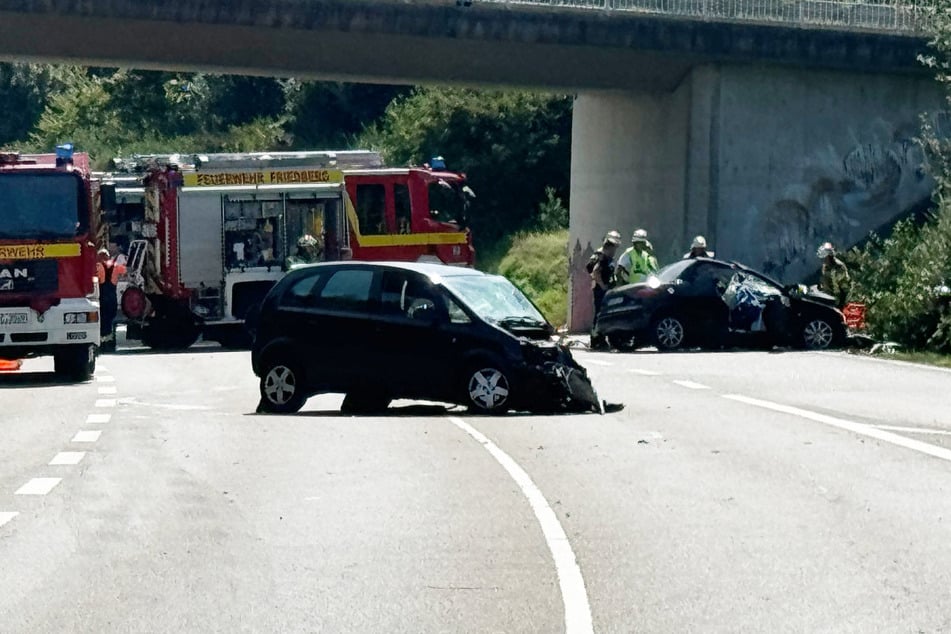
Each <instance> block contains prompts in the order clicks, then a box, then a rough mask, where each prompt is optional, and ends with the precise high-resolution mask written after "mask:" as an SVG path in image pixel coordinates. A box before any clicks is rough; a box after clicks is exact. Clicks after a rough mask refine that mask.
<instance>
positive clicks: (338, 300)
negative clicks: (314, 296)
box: [317, 269, 373, 311]
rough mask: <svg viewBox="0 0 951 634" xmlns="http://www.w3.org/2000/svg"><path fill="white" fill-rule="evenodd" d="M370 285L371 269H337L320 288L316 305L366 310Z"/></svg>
mask: <svg viewBox="0 0 951 634" xmlns="http://www.w3.org/2000/svg"><path fill="white" fill-rule="evenodd" d="M372 285H373V271H368V270H363V269H345V270H343V271H337V272H336V273H334V274H333V275H331V276H330V279H329V280H327V283H326V284H325V285H324V287H323V288H322V289H321V290H320V293H319V295H318V301H317V306H318V307H320V308H331V309H336V310H358V311H365V310H368V308H369V304H370V289H371V287H372Z"/></svg>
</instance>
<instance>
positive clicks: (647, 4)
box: [475, 0, 934, 35]
mask: <svg viewBox="0 0 951 634" xmlns="http://www.w3.org/2000/svg"><path fill="white" fill-rule="evenodd" d="M475 2H481V3H498V4H513V5H514V4H521V5H538V6H547V7H562V8H574V9H600V10H604V11H625V12H628V11H629V12H633V13H647V14H654V15H669V16H683V17H692V18H700V19H704V20H735V21H742V22H766V23H780V24H785V25H788V26H819V27H834V28H840V29H842V28H844V29H855V30H870V31H887V32H894V33H896V34H902V35H915V34H920V33H924V32H925V31H926V28H925V26H926V22H925V20H926V19H927V16H928V14H929V12H931V11H933V10H934V0H884V1H882V2H849V1H847V0H846V1H843V0H839V1H836V0H475Z"/></svg>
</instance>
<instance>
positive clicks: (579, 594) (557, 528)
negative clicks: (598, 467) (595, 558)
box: [449, 416, 594, 634]
mask: <svg viewBox="0 0 951 634" xmlns="http://www.w3.org/2000/svg"><path fill="white" fill-rule="evenodd" d="M449 421H450V422H451V423H452V424H453V425H455V426H456V427H458V428H459V429H461V430H462V431H464V432H466V433H467V434H469V435H470V436H471V437H472V438H473V439H475V440H476V441H477V442H479V443H481V444H482V446H483V447H485V448H486V451H488V452H489V453H490V454H492V457H493V458H495V459H496V460H497V461H498V463H499V464H500V465H502V468H503V469H505V470H506V471H507V472H508V474H509V475H510V476H511V477H512V479H513V480H515V483H516V484H517V485H518V488H520V489H521V490H522V494H523V495H524V496H525V497H526V498H528V503H529V505H531V507H532V511H534V513H535V517H536V518H537V519H538V523H539V524H540V525H541V527H542V533H543V534H544V535H545V542H546V543H547V544H548V549H549V550H550V551H551V556H552V558H553V559H554V560H555V572H556V573H557V575H558V585H559V586H560V587H561V600H562V602H563V603H564V605H565V633H566V634H589V633H591V632H594V629H593V626H592V624H591V606H590V605H589V604H588V592H587V590H585V587H584V578H583V577H582V576H581V568H579V567H578V561H577V559H576V558H575V553H574V551H573V550H572V549H571V544H570V543H568V536H567V535H565V529H564V528H562V526H561V523H560V522H559V521H558V517H557V516H556V515H555V512H554V511H553V510H552V509H551V506H549V504H548V501H547V500H546V499H545V496H544V495H543V494H542V492H541V491H540V490H539V489H538V487H537V486H535V483H534V482H532V479H531V477H529V475H528V474H527V473H525V470H524V469H522V468H521V467H520V466H518V463H516V462H515V461H514V460H513V459H512V458H511V457H510V456H509V455H508V454H507V453H505V452H504V451H502V450H501V449H499V447H498V446H497V445H496V444H495V443H493V442H492V441H491V440H489V439H488V438H486V437H485V436H484V435H482V433H480V432H479V431H478V430H476V429H475V428H474V427H472V426H471V425H469V424H468V423H466V422H465V421H463V420H462V419H461V418H456V417H455V416H450V417H449Z"/></svg>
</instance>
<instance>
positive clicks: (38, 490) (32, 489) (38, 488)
mask: <svg viewBox="0 0 951 634" xmlns="http://www.w3.org/2000/svg"><path fill="white" fill-rule="evenodd" d="M62 480H63V479H62V478H33V479H32V480H30V481H29V482H27V483H26V484H24V485H23V486H21V487H20V488H19V489H17V490H16V493H14V495H46V494H47V493H49V492H50V491H52V490H53V488H54V487H55V486H56V485H57V484H59V483H60V482H61V481H62Z"/></svg>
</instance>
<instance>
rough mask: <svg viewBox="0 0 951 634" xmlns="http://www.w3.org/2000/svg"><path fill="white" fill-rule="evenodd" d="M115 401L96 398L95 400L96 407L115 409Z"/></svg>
mask: <svg viewBox="0 0 951 634" xmlns="http://www.w3.org/2000/svg"><path fill="white" fill-rule="evenodd" d="M115 406H116V399H114V398H98V399H96V407H115Z"/></svg>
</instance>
